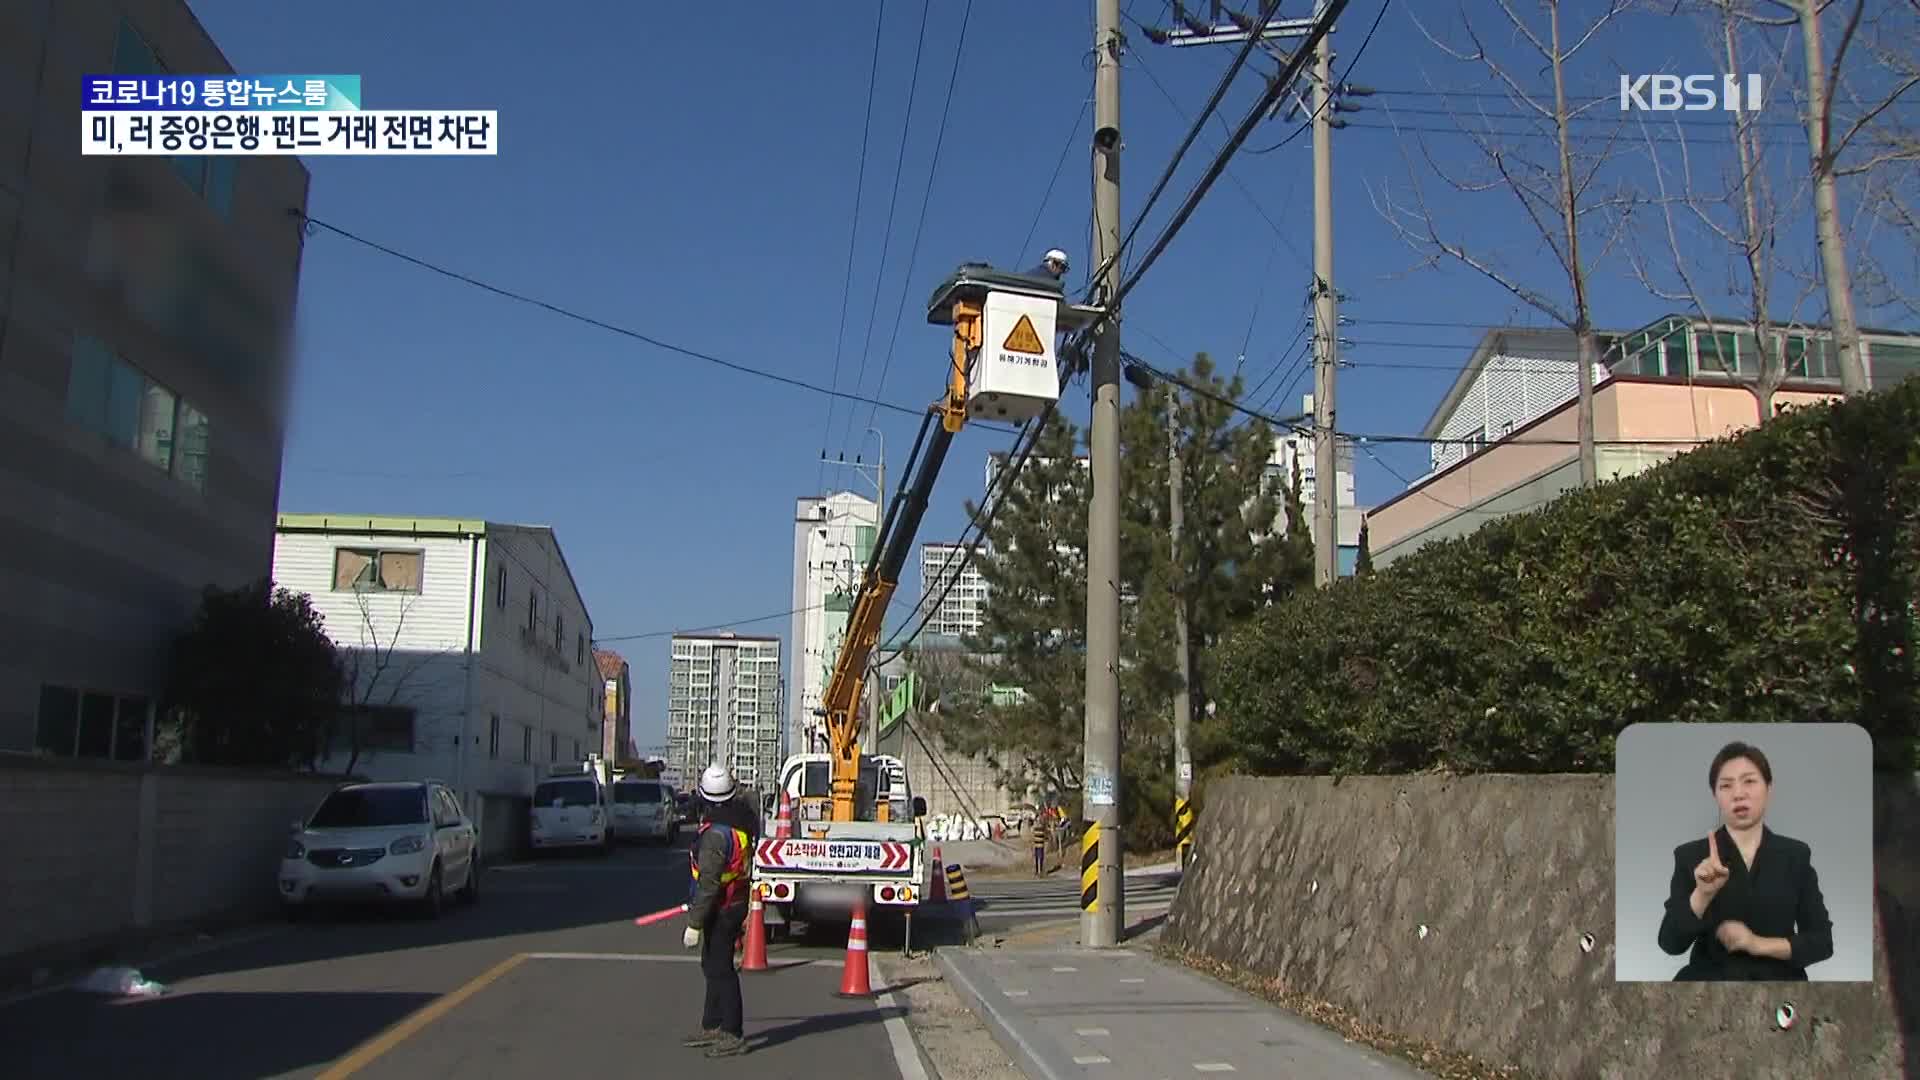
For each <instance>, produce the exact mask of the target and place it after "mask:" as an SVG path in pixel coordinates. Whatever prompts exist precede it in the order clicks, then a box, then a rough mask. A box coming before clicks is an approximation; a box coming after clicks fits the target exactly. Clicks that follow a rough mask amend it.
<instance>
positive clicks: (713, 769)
mask: <svg viewBox="0 0 1920 1080" xmlns="http://www.w3.org/2000/svg"><path fill="white" fill-rule="evenodd" d="M700 797H701V798H703V799H705V800H707V801H708V802H726V801H727V800H728V799H731V798H733V770H731V769H729V768H727V767H726V766H725V765H722V764H720V763H719V762H717V761H716V762H714V763H713V764H711V765H709V766H707V771H706V772H703V773H701V774H700Z"/></svg>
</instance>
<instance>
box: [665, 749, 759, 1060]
mask: <svg viewBox="0 0 1920 1080" xmlns="http://www.w3.org/2000/svg"><path fill="white" fill-rule="evenodd" d="M735 793H736V785H735V784H734V781H733V773H732V772H731V771H730V770H728V769H727V767H726V766H725V765H721V764H719V763H717V762H716V763H714V764H713V765H709V766H708V767H707V771H706V772H705V773H703V774H702V775H701V777H700V799H701V803H702V806H703V808H704V810H705V814H704V818H705V820H704V821H703V822H702V823H701V825H700V832H699V835H698V836H697V837H696V838H695V839H694V842H693V847H692V848H691V849H690V850H689V851H688V852H687V856H688V859H689V860H690V861H691V862H692V864H693V898H692V899H691V900H690V901H689V902H688V905H687V930H686V934H685V935H684V936H683V937H682V939H681V940H682V941H683V942H684V943H685V945H686V947H687V948H689V949H696V948H697V949H699V950H700V973H701V974H702V975H704V976H705V977H706V982H707V994H706V1001H705V1004H704V1005H703V1006H702V1008H701V1013H700V1030H699V1032H697V1033H696V1034H693V1035H690V1036H688V1037H687V1039H686V1040H685V1045H687V1046H692V1047H706V1048H707V1056H708V1057H715V1058H717V1057H731V1056H733V1055H735V1054H744V1053H746V1052H747V1040H746V1037H745V1028H746V1015H745V1013H746V1009H745V1006H744V1005H743V1004H742V1003H741V1000H740V972H739V971H738V969H736V968H735V967H734V966H733V953H734V948H735V946H736V943H738V942H739V940H740V936H741V933H742V932H743V931H744V930H745V928H746V922H747V890H748V888H749V887H750V885H751V877H750V870H751V869H752V863H751V859H752V852H753V841H754V838H755V837H757V836H758V835H759V832H760V822H759V817H758V815H757V814H755V813H754V811H753V807H751V806H749V805H747V803H746V802H745V801H743V800H741V799H738V798H735Z"/></svg>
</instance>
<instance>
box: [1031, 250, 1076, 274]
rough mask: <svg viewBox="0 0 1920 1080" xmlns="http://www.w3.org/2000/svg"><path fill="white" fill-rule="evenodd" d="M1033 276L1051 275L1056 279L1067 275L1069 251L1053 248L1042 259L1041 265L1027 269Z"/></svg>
mask: <svg viewBox="0 0 1920 1080" xmlns="http://www.w3.org/2000/svg"><path fill="white" fill-rule="evenodd" d="M1027 273H1028V274H1029V275H1031V276H1033V277H1049V278H1052V279H1053V280H1055V281H1059V280H1060V279H1061V278H1064V277H1066V276H1067V253H1066V252H1064V251H1061V250H1060V249H1059V248H1053V249H1052V250H1050V251H1048V252H1047V253H1046V255H1045V256H1043V257H1042V258H1041V259H1040V265H1039V266H1036V267H1034V268H1033V269H1031V270H1029V271H1027Z"/></svg>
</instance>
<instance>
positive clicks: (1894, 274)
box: [1855, 0, 1920, 317]
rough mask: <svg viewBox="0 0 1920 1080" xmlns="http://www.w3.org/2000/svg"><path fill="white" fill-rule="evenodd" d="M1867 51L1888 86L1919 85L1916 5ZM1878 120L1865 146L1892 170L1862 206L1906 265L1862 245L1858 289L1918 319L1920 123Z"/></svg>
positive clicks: (1912, 1)
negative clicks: (1895, 263) (1886, 233)
mask: <svg viewBox="0 0 1920 1080" xmlns="http://www.w3.org/2000/svg"><path fill="white" fill-rule="evenodd" d="M1894 14H1899V15H1903V16H1904V18H1893V17H1892V15H1894ZM1867 45H1868V51H1869V52H1870V53H1871V55H1872V56H1873V57H1874V58H1875V59H1876V60H1877V61H1878V63H1879V67H1880V69H1881V71H1882V72H1884V73H1885V75H1886V76H1887V78H1888V80H1889V83H1890V84H1891V85H1893V86H1909V85H1912V84H1913V83H1914V82H1915V81H1920V0H1907V6H1906V8H1905V9H1904V10H1903V9H1893V11H1892V12H1891V13H1890V14H1889V15H1888V17H1886V18H1884V19H1883V20H1881V25H1880V27H1879V33H1878V34H1877V35H1875V36H1874V37H1873V38H1870V39H1869V40H1868V42H1867ZM1855 107H1856V108H1858V107H1859V103H1858V102H1855ZM1883 118H1884V120H1885V122H1884V123H1880V124H1876V125H1875V127H1874V128H1873V129H1872V132H1871V135H1870V137H1869V141H1868V145H1869V146H1870V147H1871V153H1872V155H1873V160H1878V161H1881V162H1884V163H1886V164H1887V165H1889V166H1891V167H1889V168H1883V169H1878V170H1876V171H1875V172H1874V173H1873V174H1872V175H1871V176H1870V177H1869V182H1868V185H1867V188H1866V193H1865V201H1866V204H1867V208H1868V210H1869V212H1870V213H1871V214H1872V215H1873V216H1874V218H1875V224H1876V225H1879V226H1884V227H1885V228H1886V229H1888V230H1889V231H1891V233H1892V238H1891V239H1892V243H1891V244H1890V245H1889V246H1890V247H1892V249H1893V250H1894V251H1895V252H1898V253H1899V255H1900V256H1901V257H1902V258H1904V259H1905V260H1906V265H1905V266H1902V267H1899V268H1897V269H1896V268H1894V267H1890V266H1888V265H1887V257H1886V256H1881V255H1879V254H1878V253H1876V252H1875V251H1874V250H1873V248H1872V247H1871V246H1870V245H1863V249H1864V250H1862V251H1861V267H1860V270H1861V275H1860V277H1861V280H1860V284H1861V286H1862V288H1863V292H1864V297H1865V299H1866V300H1867V302H1868V304H1869V305H1871V306H1874V307H1884V308H1894V309H1898V310H1900V311H1903V312H1904V313H1906V314H1907V315H1908V316H1912V317H1920V123H1916V122H1915V121H1914V119H1913V118H1912V116H1911V114H1896V113H1894V112H1893V111H1892V110H1888V111H1887V112H1886V113H1885V114H1883Z"/></svg>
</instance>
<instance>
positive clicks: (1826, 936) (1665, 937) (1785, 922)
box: [1660, 742, 1833, 982]
mask: <svg viewBox="0 0 1920 1080" xmlns="http://www.w3.org/2000/svg"><path fill="white" fill-rule="evenodd" d="M1707 787H1708V789H1709V790H1710V791H1712V792H1713V797H1714V801H1715V802H1716V803H1718V804H1719V807H1720V820H1721V823H1722V824H1721V826H1720V827H1719V828H1718V829H1715V830H1714V831H1713V832H1712V833H1710V834H1708V836H1707V838H1706V839H1704V840H1689V841H1688V842H1686V843H1684V844H1681V845H1680V846H1679V847H1677V848H1675V849H1674V851H1673V881H1672V885H1671V888H1670V889H1669V893H1668V896H1667V910H1666V917H1665V918H1663V919H1661V920H1660V948H1661V949H1663V950H1665V951H1666V952H1667V954H1668V955H1670V956H1678V955H1680V954H1681V953H1683V952H1689V951H1690V955H1689V956H1688V958H1687V964H1686V966H1685V967H1683V968H1681V969H1680V972H1679V974H1677V975H1675V976H1674V981H1675V982H1723V981H1724V982H1734V981H1752V982H1787V981H1792V982H1804V981H1806V978H1807V968H1808V967H1810V966H1812V965H1814V964H1817V963H1819V962H1821V961H1822V960H1826V959H1829V958H1830V957H1832V956H1833V921H1832V920H1831V919H1830V918H1828V917H1827V905H1826V902H1825V900H1823V899H1822V898H1821V895H1820V878H1819V875H1818V874H1816V873H1814V869H1813V849H1812V848H1810V847H1808V846H1807V845H1806V844H1805V843H1802V842H1801V841H1799V840H1794V839H1791V838H1789V837H1785V836H1781V835H1780V834H1779V833H1776V832H1774V831H1772V830H1771V829H1769V828H1767V826H1766V815H1767V799H1768V796H1769V795H1771V794H1772V791H1773V767H1772V766H1771V765H1769V764H1768V763H1767V756H1766V755H1765V754H1763V753H1761V752H1760V750H1759V749H1758V748H1757V747H1754V746H1749V745H1747V744H1746V743H1741V742H1734V743H1728V744H1727V745H1726V746H1725V747H1722V748H1721V750H1720V752H1719V753H1718V754H1715V755H1714V757H1713V765H1712V766H1711V767H1710V768H1709V769H1708V770H1707Z"/></svg>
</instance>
